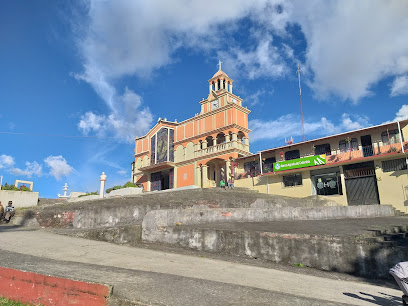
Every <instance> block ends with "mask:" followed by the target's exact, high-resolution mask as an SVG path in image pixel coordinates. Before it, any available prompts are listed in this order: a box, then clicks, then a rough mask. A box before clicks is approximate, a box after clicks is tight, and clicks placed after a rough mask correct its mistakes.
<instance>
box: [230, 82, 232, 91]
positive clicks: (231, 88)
mask: <svg viewBox="0 0 408 306" xmlns="http://www.w3.org/2000/svg"><path fill="white" fill-rule="evenodd" d="M230 93H232V83H231V84H230Z"/></svg>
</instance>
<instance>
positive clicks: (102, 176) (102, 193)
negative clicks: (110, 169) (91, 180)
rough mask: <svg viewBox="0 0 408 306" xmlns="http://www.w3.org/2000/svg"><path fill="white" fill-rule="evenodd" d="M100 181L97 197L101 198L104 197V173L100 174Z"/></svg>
mask: <svg viewBox="0 0 408 306" xmlns="http://www.w3.org/2000/svg"><path fill="white" fill-rule="evenodd" d="M100 181H101V187H100V190H99V197H100V198H103V197H104V196H105V182H106V175H105V172H102V175H101V179H100Z"/></svg>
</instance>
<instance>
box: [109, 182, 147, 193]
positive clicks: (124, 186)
mask: <svg viewBox="0 0 408 306" xmlns="http://www.w3.org/2000/svg"><path fill="white" fill-rule="evenodd" d="M127 187H139V186H138V185H137V184H133V183H131V182H127V183H126V184H125V185H123V186H120V185H116V186H113V187H111V188H108V189H106V193H109V192H111V191H112V190H117V189H122V188H127Z"/></svg>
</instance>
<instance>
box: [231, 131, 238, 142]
mask: <svg viewBox="0 0 408 306" xmlns="http://www.w3.org/2000/svg"><path fill="white" fill-rule="evenodd" d="M232 141H238V135H237V133H232Z"/></svg>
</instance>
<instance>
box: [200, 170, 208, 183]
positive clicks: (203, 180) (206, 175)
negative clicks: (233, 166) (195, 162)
mask: <svg viewBox="0 0 408 306" xmlns="http://www.w3.org/2000/svg"><path fill="white" fill-rule="evenodd" d="M201 170H202V171H201V174H202V175H203V177H202V186H201V187H202V188H207V186H208V183H207V181H208V180H207V177H208V166H207V165H203V166H202V167H201Z"/></svg>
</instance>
